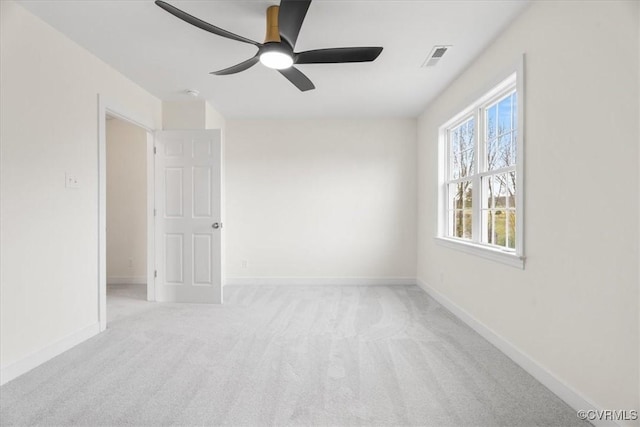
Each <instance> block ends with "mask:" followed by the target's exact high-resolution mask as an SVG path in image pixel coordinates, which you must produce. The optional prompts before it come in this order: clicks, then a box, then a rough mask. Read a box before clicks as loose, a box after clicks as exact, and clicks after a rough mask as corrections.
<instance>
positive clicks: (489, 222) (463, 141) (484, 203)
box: [438, 73, 524, 267]
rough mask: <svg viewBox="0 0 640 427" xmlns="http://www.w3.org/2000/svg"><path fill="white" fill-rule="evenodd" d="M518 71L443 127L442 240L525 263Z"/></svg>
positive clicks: (478, 251)
mask: <svg viewBox="0 0 640 427" xmlns="http://www.w3.org/2000/svg"><path fill="white" fill-rule="evenodd" d="M518 75H519V73H513V74H512V75H511V76H509V78H507V79H506V80H505V81H503V82H502V83H500V84H499V85H497V86H496V87H495V88H493V89H492V90H490V91H489V92H488V93H487V94H485V95H484V96H483V97H482V98H480V99H479V100H477V101H476V102H474V103H473V104H472V105H470V106H469V107H467V108H466V109H464V110H463V111H462V112H461V113H460V114H458V115H457V116H455V117H454V118H452V119H451V120H449V121H448V122H447V123H445V124H444V125H443V126H442V127H441V128H440V177H441V178H440V206H439V207H440V209H439V213H440V214H439V236H438V237H439V239H438V240H439V241H440V242H441V243H443V244H445V245H447V246H450V247H453V248H455V249H462V250H464V251H466V252H472V253H476V254H478V255H480V256H484V257H487V258H491V259H495V260H498V261H503V262H506V263H508V264H512V265H516V266H520V267H522V266H523V259H524V258H523V242H522V237H523V233H522V220H523V215H522V214H523V212H522V188H523V186H522V178H523V177H522V133H521V132H519V130H520V128H521V121H522V111H521V110H522V99H521V98H522V93H519V92H521V91H519V90H518V87H519V85H518Z"/></svg>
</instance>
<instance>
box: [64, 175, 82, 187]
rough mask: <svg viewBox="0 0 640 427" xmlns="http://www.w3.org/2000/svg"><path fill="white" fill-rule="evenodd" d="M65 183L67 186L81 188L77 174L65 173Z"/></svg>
mask: <svg viewBox="0 0 640 427" xmlns="http://www.w3.org/2000/svg"><path fill="white" fill-rule="evenodd" d="M64 175H65V184H64V186H65V187H67V188H80V181H79V180H78V177H77V176H76V175H73V174H70V173H68V172H67V173H65V174H64Z"/></svg>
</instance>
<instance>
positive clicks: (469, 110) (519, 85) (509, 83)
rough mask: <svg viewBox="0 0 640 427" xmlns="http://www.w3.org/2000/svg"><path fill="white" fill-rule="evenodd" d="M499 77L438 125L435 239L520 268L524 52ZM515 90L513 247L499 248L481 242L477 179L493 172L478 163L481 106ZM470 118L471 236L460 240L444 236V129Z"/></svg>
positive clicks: (481, 141) (481, 146)
mask: <svg viewBox="0 0 640 427" xmlns="http://www.w3.org/2000/svg"><path fill="white" fill-rule="evenodd" d="M501 77H502V78H501V79H499V80H496V82H497V83H494V84H492V85H491V86H490V89H488V90H484V91H483V94H482V96H480V97H477V98H476V99H475V101H474V102H471V103H469V104H468V106H467V107H466V108H464V109H463V110H462V111H460V112H459V113H458V114H456V115H455V116H453V117H452V118H451V119H449V120H447V122H446V123H444V124H443V125H442V126H440V128H439V135H438V156H439V163H438V177H439V179H438V235H437V236H436V242H437V243H438V244H440V245H442V246H445V247H448V248H451V249H455V250H459V251H463V252H466V253H469V254H473V255H476V256H479V257H482V258H486V259H490V260H494V261H497V262H501V263H504V264H507V265H511V266H513V267H517V268H521V269H523V268H524V260H525V256H524V134H525V132H524V125H525V122H524V98H525V96H524V55H523V56H522V58H521V59H520V60H519V61H518V64H516V65H515V66H513V67H511V68H510V69H509V70H508V71H507V72H504V73H502V74H501ZM514 88H515V92H516V93H517V97H516V105H517V110H518V111H517V117H518V119H517V120H518V126H517V129H516V131H517V133H516V150H517V157H516V165H515V171H516V177H517V178H516V202H515V203H516V212H517V214H516V215H517V216H516V218H517V221H516V229H515V233H516V242H515V250H514V249H507V248H501V247H498V246H495V245H490V244H486V243H482V239H481V226H482V223H481V221H482V219H481V218H482V206H481V205H482V203H481V191H479V190H480V188H481V185H482V184H481V178H482V177H483V176H485V175H493V174H495V173H496V172H497V170H496V171H486V170H484V166H481V163H480V162H484V156H483V154H484V153H483V151H484V129H482V126H483V123H484V121H483V120H480V118H481V117H482V114H483V111H484V109H485V107H487V106H489V105H491V104H492V103H493V102H495V101H496V100H498V99H500V97H502V96H504V95H506V94H508V93H509V92H511V91H513V90H514ZM471 117H474V120H475V122H474V124H475V139H476V141H477V142H476V145H475V150H474V151H475V160H474V171H473V175H472V176H471V177H470V178H471V179H470V180H471V181H472V186H473V189H474V191H473V220H472V238H471V239H470V240H469V239H463V238H458V237H450V236H448V232H447V229H448V221H449V219H448V200H447V189H446V185H447V184H448V182H449V181H451V180H449V179H448V168H449V146H448V136H447V135H448V132H449V130H451V129H453V128H455V127H456V126H458V125H459V124H462V123H464V122H465V121H466V120H468V119H469V118H471Z"/></svg>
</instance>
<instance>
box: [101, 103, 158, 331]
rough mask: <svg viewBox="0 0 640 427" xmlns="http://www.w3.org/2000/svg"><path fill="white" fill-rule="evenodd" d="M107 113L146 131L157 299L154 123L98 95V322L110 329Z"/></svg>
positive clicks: (150, 293)
mask: <svg viewBox="0 0 640 427" xmlns="http://www.w3.org/2000/svg"><path fill="white" fill-rule="evenodd" d="M107 114H109V115H110V116H113V117H116V118H118V119H120V120H124V121H126V122H128V123H131V124H133V125H136V126H138V127H141V128H143V129H144V130H145V131H146V132H147V146H146V151H147V300H148V301H155V282H154V280H153V279H154V272H155V239H154V236H155V218H154V208H155V187H154V167H155V166H154V158H153V154H154V153H153V150H154V132H155V129H154V123H153V119H152V118H151V117H142V116H141V115H139V114H136V113H135V112H132V111H130V110H128V109H127V108H124V107H122V106H121V105H119V104H118V103H117V102H115V101H113V100H111V99H109V98H107V97H105V96H104V95H101V94H98V301H97V303H98V321H99V323H100V332H102V331H104V330H105V329H107V129H106V122H107V120H106V118H107Z"/></svg>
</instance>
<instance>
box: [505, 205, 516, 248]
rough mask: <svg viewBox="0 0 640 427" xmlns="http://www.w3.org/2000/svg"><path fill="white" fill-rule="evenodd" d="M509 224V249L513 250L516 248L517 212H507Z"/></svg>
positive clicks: (511, 210)
mask: <svg viewBox="0 0 640 427" xmlns="http://www.w3.org/2000/svg"><path fill="white" fill-rule="evenodd" d="M507 224H508V228H507V231H508V238H507V247H508V248H511V249H515V248H516V211H515V210H513V209H510V210H509V211H507Z"/></svg>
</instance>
